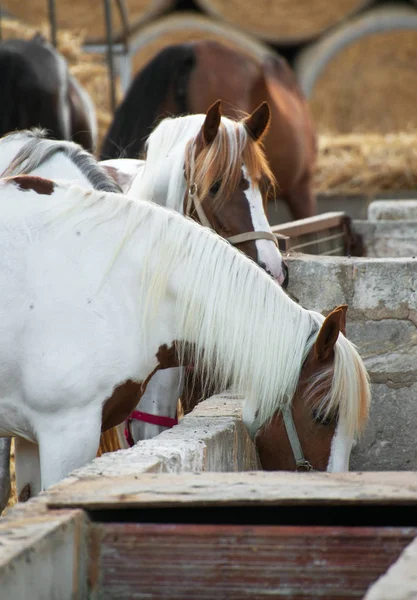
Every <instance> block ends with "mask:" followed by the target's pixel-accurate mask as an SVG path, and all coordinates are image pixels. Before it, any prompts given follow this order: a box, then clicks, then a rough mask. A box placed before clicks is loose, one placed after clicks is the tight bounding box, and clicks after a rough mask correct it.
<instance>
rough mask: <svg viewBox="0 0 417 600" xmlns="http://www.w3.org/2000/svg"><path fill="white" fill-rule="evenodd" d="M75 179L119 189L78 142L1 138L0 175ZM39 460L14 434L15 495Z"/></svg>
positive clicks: (2, 482)
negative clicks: (52, 176) (51, 174)
mask: <svg viewBox="0 0 417 600" xmlns="http://www.w3.org/2000/svg"><path fill="white" fill-rule="evenodd" d="M51 172H53V173H54V176H55V177H56V178H58V179H66V180H71V181H73V182H77V183H79V184H80V185H82V186H83V187H85V188H87V189H96V190H103V191H108V192H120V191H121V190H120V188H119V186H118V185H117V183H115V181H114V179H113V178H111V177H110V176H109V175H108V173H107V172H106V171H105V170H104V169H102V168H101V167H100V166H99V165H98V163H97V161H96V160H95V158H94V157H93V156H91V155H90V154H89V153H88V152H86V151H85V150H83V149H82V148H81V147H80V146H79V145H78V144H74V143H73V142H67V141H58V140H49V139H46V138H45V132H44V131H42V130H31V131H19V132H17V133H11V134H8V135H6V136H5V137H4V138H2V139H1V140H0V176H1V177H6V176H10V175H14V174H17V173H19V174H24V173H31V174H35V175H41V176H42V175H49V174H50V173H51ZM1 442H2V443H1V444H0V490H1V492H0V514H1V512H2V511H3V509H4V508H5V506H6V505H7V501H8V498H9V494H10V471H9V462H10V441H9V440H6V439H4V440H1ZM33 454H35V457H34V460H35V462H36V461H38V460H39V459H38V457H37V447H36V446H34V445H33V444H30V443H28V442H27V441H26V440H25V439H23V438H20V437H17V438H16V444H15V463H16V480H17V481H16V484H17V485H16V487H17V492H18V496H19V497H20V499H23V498H24V497H26V496H27V494H25V489H28V487H27V486H30V482H31V462H32V456H33Z"/></svg>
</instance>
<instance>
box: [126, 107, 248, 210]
mask: <svg viewBox="0 0 417 600" xmlns="http://www.w3.org/2000/svg"><path fill="white" fill-rule="evenodd" d="M205 117H206V115H188V116H185V117H177V118H166V119H164V120H163V121H161V122H160V123H159V125H158V126H157V127H156V128H155V129H154V131H153V132H152V133H151V135H150V136H149V138H148V140H147V142H146V166H145V169H144V172H143V176H142V177H141V178H137V181H135V182H134V184H133V185H132V188H131V190H130V194H131V195H132V196H135V197H139V198H143V199H147V200H151V201H153V202H158V195H157V193H155V192H156V186H157V185H161V183H160V182H161V180H162V181H163V180H165V179H166V178H168V179H169V181H168V185H167V186H166V187H165V189H167V190H168V193H167V194H166V195H164V206H167V207H168V208H172V209H173V210H176V211H178V212H183V207H182V201H183V199H184V193H185V186H186V180H185V176H184V162H185V153H186V147H187V144H188V143H189V142H190V140H192V139H194V138H195V137H196V136H197V135H198V133H199V131H200V129H201V127H202V125H203V123H204V120H205ZM219 133H220V135H226V136H227V138H228V144H229V147H230V149H231V151H230V168H231V167H232V166H233V165H234V164H236V162H237V161H238V160H239V157H241V156H242V152H243V148H244V147H245V146H246V144H247V140H248V137H249V134H248V132H247V130H246V128H245V126H244V125H243V124H242V123H239V122H236V121H233V120H232V119H228V118H227V117H222V118H221V125H220V128H219ZM218 135H219V134H218ZM209 169H210V165H208V164H207V165H206V164H205V165H203V168H202V171H205V172H207V171H209ZM226 176H227V174H226ZM158 182H159V183H158Z"/></svg>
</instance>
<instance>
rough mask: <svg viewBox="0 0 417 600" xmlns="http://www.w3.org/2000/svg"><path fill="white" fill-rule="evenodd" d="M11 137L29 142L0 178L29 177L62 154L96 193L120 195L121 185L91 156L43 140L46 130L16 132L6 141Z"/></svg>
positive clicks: (75, 146)
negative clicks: (58, 154)
mask: <svg viewBox="0 0 417 600" xmlns="http://www.w3.org/2000/svg"><path fill="white" fill-rule="evenodd" d="M12 136H26V137H28V138H29V141H28V142H27V143H26V144H25V145H24V146H23V147H22V148H21V149H20V150H19V152H18V153H17V154H16V156H15V157H14V159H13V160H12V162H11V163H10V165H9V166H8V167H7V169H6V170H5V171H4V172H3V173H1V175H0V177H12V176H13V175H29V174H30V173H32V172H33V171H34V170H35V169H37V168H38V167H40V165H42V164H43V163H45V162H46V161H47V160H49V159H50V158H51V157H52V156H54V154H57V153H58V152H62V153H63V154H65V156H67V157H68V158H69V159H70V160H71V161H72V162H73V163H74V165H75V166H76V167H78V168H79V169H80V171H81V172H82V174H83V175H84V176H85V177H86V178H87V179H88V181H89V182H90V183H91V185H92V186H93V188H94V189H95V190H101V191H104V192H116V193H119V194H120V193H122V189H121V188H120V186H119V185H118V184H117V183H116V182H115V181H114V179H112V178H111V177H110V175H108V173H107V172H106V171H105V169H103V168H102V167H101V166H100V165H99V164H98V163H97V161H96V159H95V158H94V156H92V155H91V154H90V153H89V152H87V151H86V150H84V149H83V148H81V146H79V145H78V144H75V143H74V142H68V141H60V140H49V139H46V131H44V130H42V129H32V130H29V131H19V132H18V133H11V134H9V136H6V138H7V137H12Z"/></svg>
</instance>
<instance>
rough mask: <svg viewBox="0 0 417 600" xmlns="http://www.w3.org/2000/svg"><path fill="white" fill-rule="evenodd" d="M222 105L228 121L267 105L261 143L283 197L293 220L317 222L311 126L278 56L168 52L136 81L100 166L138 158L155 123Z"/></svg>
mask: <svg viewBox="0 0 417 600" xmlns="http://www.w3.org/2000/svg"><path fill="white" fill-rule="evenodd" d="M218 98H221V99H222V101H223V106H224V114H225V115H226V116H229V117H234V118H236V116H237V113H238V112H239V111H245V112H246V113H251V112H253V110H254V109H255V108H256V107H257V106H259V104H260V103H261V102H263V101H267V102H268V104H269V106H270V108H271V126H270V129H269V131H268V133H267V135H266V136H265V139H264V144H265V151H266V155H267V158H268V160H269V163H270V166H271V170H272V172H273V174H274V176H275V178H276V180H277V182H278V189H279V194H280V197H281V198H282V199H283V200H284V201H285V202H286V203H287V205H288V207H289V209H290V211H291V213H292V215H293V217H294V218H296V219H299V218H303V217H309V216H312V215H314V214H315V213H316V200H315V197H314V195H313V192H312V173H313V168H314V164H315V158H316V139H315V132H314V127H313V124H312V120H311V117H310V112H309V109H308V106H307V102H306V100H305V98H304V96H303V94H302V92H301V91H300V89H299V87H298V85H297V82H296V79H295V75H294V73H293V72H292V70H291V69H290V67H289V66H288V64H287V62H286V61H285V60H284V59H283V58H281V57H280V56H278V55H272V54H271V55H269V56H267V57H265V58H264V59H263V61H260V60H259V59H255V58H253V57H249V56H248V55H246V54H243V53H240V52H238V51H237V50H235V49H231V48H229V47H227V46H224V45H222V44H219V43H218V42H214V41H208V40H204V41H196V42H192V43H188V44H179V45H174V46H168V47H167V48H165V49H164V50H162V51H161V52H160V53H159V54H158V55H157V56H156V57H155V58H154V59H153V60H152V61H151V62H150V63H148V65H147V66H146V67H145V68H144V69H143V70H142V71H141V72H140V73H139V74H138V75H137V77H136V79H135V80H134V81H133V83H132V85H131V87H130V89H129V90H128V92H127V94H126V97H125V99H124V100H123V102H122V103H121V105H120V106H119V108H118V110H117V112H116V115H115V118H114V121H113V123H112V125H111V127H110V129H109V131H108V133H107V136H106V139H105V141H104V144H103V149H102V153H101V156H102V159H108V158H118V157H120V156H124V157H130V158H137V157H138V155H139V154H140V153H141V152H142V151H143V149H144V143H145V140H146V138H147V136H148V135H149V133H150V132H151V131H152V129H153V127H154V126H155V123H156V122H157V121H158V120H160V119H161V118H163V117H166V116H168V115H179V114H184V113H200V114H201V113H205V112H206V111H207V109H208V107H209V106H210V105H212V104H213V103H214V102H215V101H216V100H217V99H218Z"/></svg>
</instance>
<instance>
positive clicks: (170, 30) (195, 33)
mask: <svg viewBox="0 0 417 600" xmlns="http://www.w3.org/2000/svg"><path fill="white" fill-rule="evenodd" d="M202 39H205V40H215V41H218V42H221V43H223V44H226V45H227V46H230V47H232V48H238V49H239V50H240V51H242V52H245V53H246V54H248V55H249V56H251V57H254V58H258V59H259V60H261V59H262V58H263V57H264V56H265V55H267V54H271V52H272V51H271V49H270V48H269V47H268V46H266V45H265V44H263V43H262V42H259V41H257V40H256V39H254V38H252V37H251V36H249V35H247V34H245V33H242V32H240V31H239V30H236V29H234V28H231V27H230V26H229V25H224V24H222V23H220V22H219V21H215V20H214V19H211V18H209V17H204V16H200V15H196V14H195V13H191V12H182V13H176V14H173V15H168V16H167V17H163V18H161V19H158V20H157V21H155V22H153V23H151V24H149V25H147V26H146V27H144V28H143V29H142V30H141V34H140V36H139V37H138V39H137V40H136V41H135V48H136V49H137V52H136V54H135V56H134V59H133V71H134V72H135V73H136V72H138V71H140V70H141V69H142V67H144V66H145V64H146V63H148V62H149V61H150V60H152V58H153V57H154V56H155V55H156V54H157V53H158V52H160V51H161V50H162V49H163V48H165V47H166V46H169V45H170V44H180V43H183V42H189V41H191V40H202Z"/></svg>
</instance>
